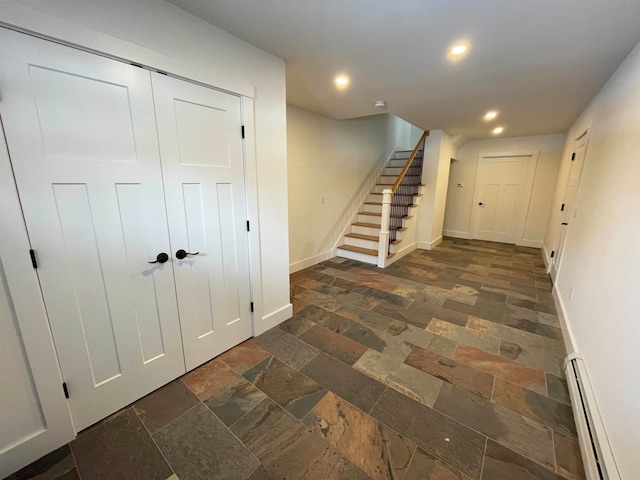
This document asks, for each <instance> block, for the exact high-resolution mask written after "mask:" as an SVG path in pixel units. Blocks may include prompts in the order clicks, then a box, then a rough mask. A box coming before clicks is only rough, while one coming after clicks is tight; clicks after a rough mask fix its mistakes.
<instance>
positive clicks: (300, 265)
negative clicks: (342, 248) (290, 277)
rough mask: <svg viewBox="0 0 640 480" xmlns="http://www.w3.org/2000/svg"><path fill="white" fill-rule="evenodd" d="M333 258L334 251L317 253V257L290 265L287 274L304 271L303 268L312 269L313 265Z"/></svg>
mask: <svg viewBox="0 0 640 480" xmlns="http://www.w3.org/2000/svg"><path fill="white" fill-rule="evenodd" d="M333 257H335V250H329V251H328V252H323V253H318V254H317V255H313V256H311V257H307V258H305V259H304V260H300V261H298V262H293V263H290V264H289V273H295V272H298V271H300V270H304V269H305V268H308V267H312V266H313V265H316V264H318V263H320V262H324V261H325V260H329V259H330V258H333Z"/></svg>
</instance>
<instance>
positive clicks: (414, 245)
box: [382, 243, 418, 268]
mask: <svg viewBox="0 0 640 480" xmlns="http://www.w3.org/2000/svg"><path fill="white" fill-rule="evenodd" d="M416 248H418V244H417V243H412V244H411V245H407V246H406V247H404V248H402V249H400V250H398V251H397V252H396V253H395V254H394V255H393V257H386V258H385V261H384V267H382V268H385V267H388V266H389V265H391V264H392V263H395V262H397V261H398V260H400V259H401V258H402V257H404V256H406V255H408V254H410V253H411V252H413V251H414V250H415V249H416Z"/></svg>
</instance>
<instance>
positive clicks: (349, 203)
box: [287, 106, 411, 272]
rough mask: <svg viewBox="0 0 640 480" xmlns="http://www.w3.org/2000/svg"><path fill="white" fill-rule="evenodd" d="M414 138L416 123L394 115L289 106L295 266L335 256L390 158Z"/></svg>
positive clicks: (292, 255)
mask: <svg viewBox="0 0 640 480" xmlns="http://www.w3.org/2000/svg"><path fill="white" fill-rule="evenodd" d="M410 138H411V124H409V123H407V122H405V121H404V120H402V119H400V118H398V117H395V116H393V115H389V114H383V115H375V116H371V117H363V118H358V119H354V120H341V121H336V120H331V119H329V118H326V117H322V116H320V115H317V114H315V113H311V112H307V111H305V110H301V109H299V108H296V107H292V106H287V148H288V154H287V156H288V166H289V168H288V179H289V181H288V184H289V226H290V228H289V252H290V264H291V265H290V269H291V271H292V272H293V271H297V270H300V269H302V268H306V267H308V266H310V265H314V264H316V263H318V262H321V261H323V260H326V259H327V258H331V257H333V253H334V248H335V246H336V242H337V241H338V240H340V239H341V236H342V233H343V231H344V229H345V227H347V226H348V225H349V224H350V223H351V220H352V216H353V214H354V212H356V211H358V210H359V209H360V207H361V204H362V201H363V198H364V196H366V195H367V193H368V192H369V190H370V187H371V184H372V183H373V182H374V181H375V179H376V178H377V176H378V174H379V173H380V169H381V168H382V166H383V164H384V162H385V161H386V159H387V158H388V157H389V155H390V153H391V152H393V151H394V150H395V148H396V147H397V146H399V147H402V148H410V147H409V145H408V142H410ZM323 198H324V202H325V203H324V204H323V203H322V199H323Z"/></svg>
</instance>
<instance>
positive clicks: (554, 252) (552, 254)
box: [551, 250, 556, 258]
mask: <svg viewBox="0 0 640 480" xmlns="http://www.w3.org/2000/svg"><path fill="white" fill-rule="evenodd" d="M555 254H556V251H555V250H551V258H553V256H554V255H555Z"/></svg>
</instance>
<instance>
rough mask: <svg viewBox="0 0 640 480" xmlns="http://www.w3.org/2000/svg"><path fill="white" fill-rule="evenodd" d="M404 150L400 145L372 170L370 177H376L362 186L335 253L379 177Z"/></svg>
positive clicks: (334, 245) (337, 239) (336, 243)
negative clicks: (397, 153)
mask: <svg viewBox="0 0 640 480" xmlns="http://www.w3.org/2000/svg"><path fill="white" fill-rule="evenodd" d="M402 148H403V147H401V146H400V145H396V146H394V147H393V148H392V149H391V152H390V153H389V154H388V155H387V157H386V158H385V159H384V160H383V161H381V162H379V163H377V164H376V165H374V166H373V168H372V169H371V170H370V173H369V175H372V174H373V173H374V172H375V175H374V176H373V177H370V178H371V180H370V182H369V183H368V184H366V186H365V185H362V186H361V187H360V200H359V202H358V203H357V204H356V207H355V210H354V211H353V214H352V215H351V217H349V219H348V220H347V223H346V225H345V226H344V229H343V230H342V232H341V233H340V235H338V238H336V241H335V242H334V244H333V249H332V250H334V251H335V250H336V249H337V248H338V245H340V243H341V242H342V239H343V238H344V236H345V235H346V234H347V233H349V232H350V230H351V224H352V223H355V222H356V220H357V218H358V212H360V210H361V209H362V204H363V203H364V201H365V199H366V198H367V196H368V195H369V194H370V193H371V190H372V189H373V186H374V185H375V184H376V182H377V181H378V177H380V175H382V172H383V171H384V169H385V168H386V166H387V165H388V164H389V162H390V161H391V160H392V159H393V157H394V155H395V153H396V151H397V150H401V149H402ZM369 175H368V176H369ZM365 178H366V177H365ZM356 194H357V193H356Z"/></svg>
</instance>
